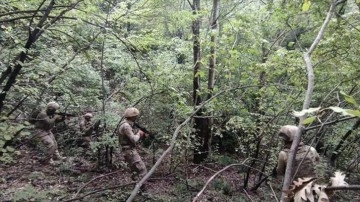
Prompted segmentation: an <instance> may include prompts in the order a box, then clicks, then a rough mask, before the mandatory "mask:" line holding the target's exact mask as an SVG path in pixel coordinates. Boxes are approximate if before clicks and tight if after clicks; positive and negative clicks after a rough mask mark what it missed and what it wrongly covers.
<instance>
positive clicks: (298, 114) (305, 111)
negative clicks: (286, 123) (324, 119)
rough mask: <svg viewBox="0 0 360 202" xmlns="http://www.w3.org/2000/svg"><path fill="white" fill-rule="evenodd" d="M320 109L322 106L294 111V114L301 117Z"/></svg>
mask: <svg viewBox="0 0 360 202" xmlns="http://www.w3.org/2000/svg"><path fill="white" fill-rule="evenodd" d="M319 109H320V107H317V108H309V109H304V110H302V111H300V112H298V111H294V112H293V115H294V116H295V117H301V116H304V115H306V114H311V113H314V112H317V111H319Z"/></svg>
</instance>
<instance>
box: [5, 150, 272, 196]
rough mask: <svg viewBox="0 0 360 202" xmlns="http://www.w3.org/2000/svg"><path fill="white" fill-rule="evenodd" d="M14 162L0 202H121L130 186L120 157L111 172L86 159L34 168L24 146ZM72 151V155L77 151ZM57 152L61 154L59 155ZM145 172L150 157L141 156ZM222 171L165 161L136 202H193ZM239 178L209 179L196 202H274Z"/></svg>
mask: <svg viewBox="0 0 360 202" xmlns="http://www.w3.org/2000/svg"><path fill="white" fill-rule="evenodd" d="M19 151H20V154H19V155H16V156H15V158H14V162H12V163H8V164H2V165H1V167H0V190H2V191H1V193H0V201H3V202H5V201H63V202H69V201H94V202H95V201H96V202H97V201H99V202H100V201H126V199H127V198H128V197H129V196H130V193H131V191H132V190H133V188H134V186H135V182H134V181H132V180H131V178H130V173H129V172H128V169H127V168H126V165H124V164H123V163H122V162H123V159H122V156H121V155H120V154H119V153H117V154H116V155H115V157H114V161H113V162H114V164H116V166H115V167H114V168H112V169H109V168H106V167H98V166H97V163H96V162H94V161H91V160H89V159H88V158H86V155H81V152H79V153H80V155H79V154H77V155H75V156H70V155H69V154H68V156H67V159H66V160H65V161H62V162H56V165H42V164H40V163H39V157H38V156H39V151H38V149H36V148H33V147H30V146H29V145H23V146H22V147H21V148H19ZM76 151H77V150H76ZM60 152H61V151H60ZM145 162H146V164H147V167H148V168H150V167H151V165H153V164H152V157H151V155H145ZM222 168H224V166H221V165H219V164H217V163H208V164H203V165H193V164H188V165H185V164H183V162H178V163H174V162H171V161H170V160H169V159H167V160H165V162H163V163H162V164H161V166H160V167H159V168H158V169H157V170H156V171H155V173H154V174H153V175H152V176H151V178H150V180H148V181H147V182H146V188H145V190H144V192H141V193H139V194H138V195H137V197H136V199H135V201H175V202H176V201H179V202H181V201H192V199H193V197H194V196H196V194H197V193H198V192H199V191H200V190H201V189H202V188H203V186H204V184H205V182H206V181H207V180H208V179H209V178H210V177H211V176H212V175H214V174H215V173H216V172H217V171H219V170H221V169H222ZM241 179H242V175H241V174H240V173H239V169H238V168H236V167H234V168H230V169H228V170H225V171H224V172H222V173H221V174H220V175H219V176H217V177H216V178H214V179H213V181H212V182H211V183H210V184H209V186H208V187H207V188H206V189H205V191H204V192H203V193H202V194H201V196H200V197H199V200H198V201H219V202H223V201H239V202H241V201H264V199H265V198H267V201H276V200H275V198H273V196H272V193H271V192H269V193H266V192H264V191H262V189H259V190H258V192H257V193H249V192H246V191H244V189H243V188H242V185H243V182H242V181H241Z"/></svg>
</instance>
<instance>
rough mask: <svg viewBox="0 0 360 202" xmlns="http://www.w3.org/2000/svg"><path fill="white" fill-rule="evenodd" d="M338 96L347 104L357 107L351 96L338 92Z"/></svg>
mask: <svg viewBox="0 0 360 202" xmlns="http://www.w3.org/2000/svg"><path fill="white" fill-rule="evenodd" d="M340 94H341V95H343V96H344V98H345V101H346V102H347V103H350V104H353V105H354V106H356V107H357V106H358V104H357V102H356V100H355V99H354V98H353V97H352V96H350V95H347V94H346V93H345V92H343V91H340Z"/></svg>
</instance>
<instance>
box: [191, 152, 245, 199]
mask: <svg viewBox="0 0 360 202" xmlns="http://www.w3.org/2000/svg"><path fill="white" fill-rule="evenodd" d="M247 160H248V159H245V160H244V161H243V162H242V163H236V164H231V165H228V166H226V167H225V168H223V169H221V170H219V171H218V172H216V173H215V174H214V175H212V176H211V177H210V178H209V179H208V181H207V182H206V183H205V185H204V186H203V188H202V189H201V190H200V191H199V192H198V193H197V194H196V196H195V197H194V198H193V200H192V201H193V202H196V201H197V200H198V198H199V197H200V196H201V194H202V193H203V192H204V191H205V189H206V187H207V186H208V185H209V183H210V182H211V181H212V180H213V179H214V178H215V177H216V176H217V175H219V174H220V173H222V172H223V171H225V170H227V169H229V168H231V167H233V166H243V165H244V163H245V162H246V161H247Z"/></svg>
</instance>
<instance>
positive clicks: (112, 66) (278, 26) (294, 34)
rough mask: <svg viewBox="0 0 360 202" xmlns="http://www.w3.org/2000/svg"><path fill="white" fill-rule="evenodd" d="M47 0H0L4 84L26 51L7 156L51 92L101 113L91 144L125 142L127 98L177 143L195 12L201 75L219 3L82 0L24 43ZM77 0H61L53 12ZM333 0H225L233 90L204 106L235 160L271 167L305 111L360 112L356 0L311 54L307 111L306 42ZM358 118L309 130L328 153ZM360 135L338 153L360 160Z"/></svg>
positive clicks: (226, 64) (10, 96) (184, 143)
mask: <svg viewBox="0 0 360 202" xmlns="http://www.w3.org/2000/svg"><path fill="white" fill-rule="evenodd" d="M49 2H50V1H49V0H47V1H45V3H44V4H43V5H42V6H41V8H40V9H42V11H41V12H35V11H36V9H38V7H39V6H40V5H41V3H42V1H40V0H30V1H10V0H5V1H1V2H0V13H1V14H0V49H1V52H0V69H1V71H2V72H1V73H2V74H1V76H0V78H1V79H0V81H1V82H0V86H1V88H3V86H4V84H5V81H6V80H2V76H3V75H5V74H6V70H7V69H8V68H10V69H11V68H12V67H13V65H14V64H15V63H16V61H18V56H19V54H20V53H21V52H22V51H25V52H26V54H27V57H26V60H25V61H24V62H23V64H22V69H21V71H20V73H19V74H18V75H17V77H16V83H15V84H14V85H12V87H11V89H10V90H9V91H8V92H6V93H7V94H6V99H5V102H4V107H3V108H2V109H1V114H0V116H1V120H0V151H1V153H2V156H0V161H2V162H11V161H13V157H14V156H13V155H14V154H16V148H17V147H16V146H17V143H18V142H19V140H21V139H22V138H24V139H29V138H30V134H31V132H32V131H31V126H29V125H28V124H27V123H26V122H25V121H24V120H26V119H27V118H28V116H29V115H30V113H31V112H32V111H33V110H34V109H37V108H38V109H42V108H44V106H45V105H46V103H47V102H48V101H52V100H56V101H57V102H59V104H60V105H61V108H60V110H61V111H66V112H71V113H75V114H77V115H79V117H81V115H82V114H84V113H86V112H93V113H94V114H95V118H96V119H97V120H101V121H102V123H103V124H104V125H106V127H105V126H104V133H103V134H102V136H101V137H100V138H98V140H97V141H94V142H93V143H92V146H91V148H92V150H94V151H95V150H96V149H97V148H99V147H102V146H104V145H108V146H109V145H111V146H114V147H115V148H117V147H118V142H117V139H116V137H112V133H113V131H114V130H115V129H116V126H117V124H118V123H119V121H120V120H121V115H122V113H123V111H124V109H125V108H126V107H128V106H132V105H136V107H138V108H139V109H140V111H141V117H140V122H141V123H142V125H145V126H146V127H147V128H149V129H151V131H155V132H156V134H157V137H158V139H160V140H161V141H162V142H163V143H168V142H169V140H170V138H171V134H172V133H173V132H174V129H175V128H176V127H177V126H178V125H179V124H180V123H181V122H182V121H183V120H185V119H186V118H187V117H188V116H189V114H191V112H192V110H193V109H194V108H193V100H192V94H193V92H192V85H193V83H192V79H193V76H194V75H193V55H192V54H193V53H192V51H193V49H192V48H193V47H192V46H193V41H192V40H193V39H192V32H191V23H192V21H193V20H194V19H195V18H196V17H201V18H202V23H201V27H200V41H201V50H202V60H201V61H200V62H201V64H202V66H203V67H205V68H202V69H201V71H200V72H198V75H196V76H199V78H200V80H201V81H202V82H203V83H206V81H207V80H208V70H207V66H208V63H209V61H208V59H209V56H210V47H211V45H214V44H212V42H211V41H210V36H211V34H212V33H211V32H210V31H209V20H208V19H209V17H210V15H211V12H212V11H211V3H209V2H207V1H202V4H201V10H200V12H199V13H198V14H197V15H193V13H192V9H191V5H190V4H189V2H186V1H174V0H169V1H164V0H151V1H147V0H129V1H122V0H112V1H103V0H83V1H80V2H79V4H78V5H77V6H76V8H74V9H71V10H70V11H68V12H67V13H66V14H65V15H64V16H63V17H62V18H61V19H59V20H58V21H57V22H56V23H53V24H51V25H50V24H49V27H47V28H46V29H44V32H43V34H42V35H41V36H40V37H39V39H38V40H37V41H36V42H35V43H34V44H33V45H32V46H31V48H29V49H28V50H25V49H24V46H25V44H26V42H27V40H28V34H29V25H30V24H32V26H30V27H32V29H33V28H34V26H35V25H36V23H39V22H40V20H41V17H42V16H43V15H44V9H45V8H46V6H47V5H48V4H49ZM74 2H75V1H56V7H55V8H54V9H53V10H52V11H51V13H50V18H47V19H46V21H45V22H49V20H51V19H54V17H55V16H57V15H59V14H60V12H61V11H62V10H63V9H64V8H67V7H68V6H69V5H70V4H71V3H74ZM329 2H330V1H311V0H305V1H278V0H277V1H240V0H236V1H229V0H225V1H221V13H220V18H219V22H220V24H219V33H218V35H217V42H216V43H217V44H216V47H217V54H216V56H217V58H216V59H217V60H216V61H217V62H216V71H215V72H216V79H215V80H216V82H215V87H214V93H218V92H222V91H224V93H223V94H221V95H219V96H218V97H216V98H215V99H213V100H212V102H211V103H209V104H208V105H207V106H206V110H207V111H206V113H207V114H212V116H213V117H214V123H213V125H212V130H213V132H214V136H213V144H212V145H213V147H214V148H213V151H215V157H214V158H215V159H216V160H217V161H219V163H220V164H223V165H226V164H229V163H231V162H232V159H228V157H227V156H226V154H225V153H231V154H232V155H237V156H238V157H242V158H247V157H251V158H255V159H256V161H257V163H256V164H254V167H255V168H256V169H260V170H262V171H265V172H266V171H270V170H271V169H272V167H273V166H274V162H275V161H276V160H275V159H276V156H277V152H278V145H277V143H278V139H277V136H276V133H277V130H278V128H279V127H280V126H282V125H284V124H293V123H296V117H299V116H301V115H304V114H307V115H309V118H307V119H306V120H305V121H304V124H305V125H307V126H313V125H315V124H322V123H326V122H330V121H333V120H338V119H340V118H342V117H343V116H355V117H359V116H360V115H359V114H360V113H359V105H358V102H359V100H360V97H359V95H360V94H359V93H358V90H359V89H358V77H359V76H360V75H359V71H358V66H359V64H360V59H359V57H358V55H359V54H360V53H359V48H358V47H359V41H360V34H359V31H358V30H359V26H358V13H359V7H358V4H356V3H358V1H354V2H350V1H346V2H344V3H343V4H339V5H338V6H337V8H336V10H337V15H336V16H335V17H334V18H333V19H332V21H331V23H330V24H329V29H328V31H327V32H326V33H325V36H324V39H323V40H322V41H321V43H320V44H319V47H318V48H317V50H316V51H315V52H314V54H313V55H312V60H313V62H314V70H315V83H316V85H315V90H314V96H313V100H312V103H311V108H309V109H306V110H304V111H301V112H298V110H299V109H301V108H302V106H301V105H302V99H303V94H304V92H305V88H306V69H305V65H304V63H303V52H304V51H305V50H306V49H308V48H309V46H310V44H311V43H312V41H313V40H314V38H315V36H316V35H315V34H316V31H317V30H319V26H320V25H321V23H322V21H323V19H324V16H325V15H326V11H327V9H328V5H329ZM190 3H191V2H190ZM285 11H286V12H285ZM33 15H35V17H34V18H33V17H32V16H33ZM204 86H205V85H204ZM198 93H199V95H201V96H202V97H206V96H207V94H208V91H207V90H206V87H202V88H200V89H199V92H198ZM294 112H295V113H294ZM70 122H71V123H70ZM73 122H74V123H73ZM77 122H78V119H77V118H74V119H73V120H72V121H67V122H66V123H65V126H66V127H67V128H66V130H65V129H64V128H65V127H64V125H58V126H57V129H59V130H57V132H56V135H58V136H57V138H58V140H59V141H58V142H59V145H60V148H61V149H64V150H65V151H68V153H69V154H72V153H73V151H78V150H77V148H71V147H73V146H74V144H66V143H68V142H71V140H72V139H76V138H78V137H77V136H78V135H79V134H77V133H74V131H76V126H70V124H74V125H77ZM351 127H352V122H351V121H346V122H343V123H338V124H336V126H335V125H329V126H326V127H325V128H324V130H322V131H318V132H314V131H309V132H308V133H307V134H306V136H305V140H306V141H307V140H312V139H314V137H315V139H316V140H317V141H319V142H321V143H322V144H323V148H327V151H324V152H323V154H325V155H324V158H327V156H326V155H328V154H329V153H331V151H333V150H334V148H335V147H336V145H338V144H339V142H340V141H341V140H342V137H343V134H344V133H346V132H347V131H348V130H349V129H351ZM192 132H193V131H192V127H191V124H189V125H187V126H185V127H184V128H183V130H182V131H181V138H179V140H178V142H177V144H176V147H175V149H174V153H173V154H174V155H175V154H176V155H177V156H176V157H178V158H176V157H174V158H175V159H176V160H177V161H178V162H181V159H182V158H183V157H182V156H183V155H184V153H186V154H187V155H189V154H188V152H189V153H191V151H192V149H193V148H194V141H192V140H193V138H194V137H191V134H193V133H192ZM60 133H61V135H60ZM358 141H359V135H358V134H352V135H351V136H350V137H349V138H348V139H347V140H346V141H345V142H344V145H345V147H344V148H345V151H344V153H343V155H342V156H340V157H339V158H340V159H339V161H340V162H353V161H354V160H356V159H357V152H358V149H359V148H358V146H357V143H358ZM258 143H259V144H258ZM4 145H7V146H5V147H4ZM329 151H330V152H329ZM217 152H219V153H217ZM216 155H219V156H216ZM264 161H266V162H264ZM260 162H261V163H260ZM345 164H346V165H345ZM347 165H348V163H340V164H339V166H344V167H345V166H347Z"/></svg>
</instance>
